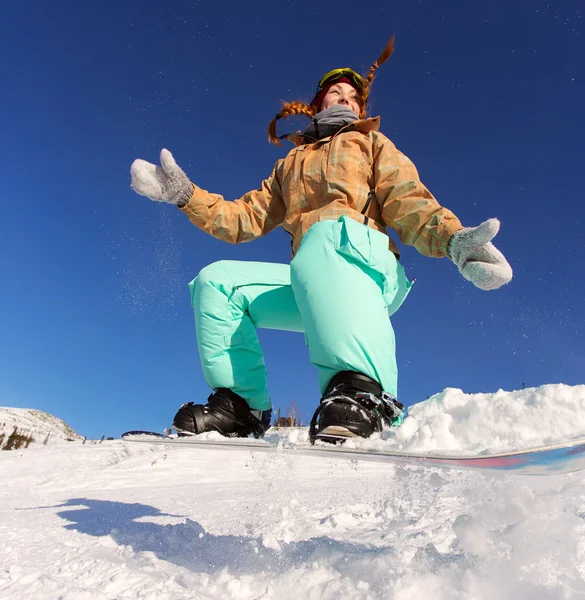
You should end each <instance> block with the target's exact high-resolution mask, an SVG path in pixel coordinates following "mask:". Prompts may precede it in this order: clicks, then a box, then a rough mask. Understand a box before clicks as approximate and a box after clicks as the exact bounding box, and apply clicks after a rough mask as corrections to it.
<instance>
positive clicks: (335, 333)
mask: <svg viewBox="0 0 585 600" xmlns="http://www.w3.org/2000/svg"><path fill="white" fill-rule="evenodd" d="M291 283H292V288H293V292H294V296H295V299H296V302H297V306H298V309H299V311H300V314H301V317H302V322H303V325H304V328H305V336H306V339H307V345H308V346H309V352H310V357H311V363H312V364H313V365H315V366H316V367H317V368H318V369H319V388H320V390H321V393H322V394H323V392H324V391H325V389H326V387H327V384H328V383H329V381H330V380H331V378H332V377H333V376H334V375H335V374H336V373H338V372H339V371H345V370H348V371H357V372H359V373H363V374H364V375H368V376H369V377H371V378H372V379H375V380H376V381H378V382H379V383H380V385H381V386H382V388H383V389H384V390H385V391H387V392H390V393H391V394H394V395H397V383H398V374H397V366H396V348H395V341H394V330H393V329H392V325H391V323H390V318H389V312H394V311H395V310H397V309H398V307H399V306H400V304H401V302H402V300H404V298H405V297H406V294H407V293H408V290H409V288H410V285H411V284H410V283H409V282H408V280H407V279H406V276H405V275H404V271H403V269H402V266H401V265H400V264H399V263H398V261H397V260H396V258H395V257H394V255H393V254H392V253H391V252H390V251H389V250H388V238H387V237H386V236H385V235H384V234H382V233H380V232H377V231H375V230H373V229H371V228H369V227H367V226H365V225H362V224H360V223H358V222H357V221H353V220H352V219H349V218H346V217H341V218H340V220H339V221H321V222H319V223H316V224H315V225H313V226H312V227H311V228H310V229H309V231H308V232H307V233H306V235H305V237H304V238H303V241H302V243H301V246H300V248H299V251H298V252H297V254H296V256H295V258H294V259H293V261H292V263H291ZM389 308H390V309H391V310H390V311H389Z"/></svg>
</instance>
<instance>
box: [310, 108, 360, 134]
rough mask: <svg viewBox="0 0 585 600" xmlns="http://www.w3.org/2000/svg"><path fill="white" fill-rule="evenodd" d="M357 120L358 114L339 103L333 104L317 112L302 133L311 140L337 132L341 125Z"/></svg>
mask: <svg viewBox="0 0 585 600" xmlns="http://www.w3.org/2000/svg"><path fill="white" fill-rule="evenodd" d="M357 120H358V116H357V115H356V114H355V113H354V112H353V110H351V108H348V107H347V106H343V105H341V104H334V105H333V106H330V107H329V108H326V109H325V110H322V111H321V112H319V113H317V114H316V115H315V116H314V117H313V118H312V119H311V122H310V123H309V126H308V127H307V128H306V129H305V131H304V132H303V135H304V136H305V137H306V138H307V139H308V140H311V141H313V142H316V141H317V140H320V139H323V138H324V137H327V136H329V135H333V134H335V133H337V132H338V131H339V130H340V129H341V128H342V127H345V126H346V125H349V124H350V123H353V122H354V121H357Z"/></svg>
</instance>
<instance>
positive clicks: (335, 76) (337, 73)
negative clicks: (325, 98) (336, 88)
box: [316, 67, 366, 94]
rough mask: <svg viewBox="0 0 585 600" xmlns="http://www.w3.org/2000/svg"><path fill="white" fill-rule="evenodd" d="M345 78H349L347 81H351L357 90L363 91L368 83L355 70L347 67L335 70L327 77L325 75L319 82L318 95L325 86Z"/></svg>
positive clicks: (327, 74) (326, 74)
mask: <svg viewBox="0 0 585 600" xmlns="http://www.w3.org/2000/svg"><path fill="white" fill-rule="evenodd" d="M343 77H347V79H349V81H351V84H352V86H353V87H355V88H356V89H357V90H360V91H361V90H363V89H364V85H365V83H366V82H365V81H364V78H363V77H362V76H361V75H359V74H358V73H356V72H355V71H354V70H353V69H350V68H349V67H345V68H343V69H333V70H332V71H329V72H328V73H325V75H323V77H322V78H321V81H319V86H318V87H317V92H316V93H317V94H318V93H319V92H320V91H321V90H322V89H323V88H324V87H325V86H327V85H329V84H331V83H335V82H336V81H339V80H340V79H342V78H343Z"/></svg>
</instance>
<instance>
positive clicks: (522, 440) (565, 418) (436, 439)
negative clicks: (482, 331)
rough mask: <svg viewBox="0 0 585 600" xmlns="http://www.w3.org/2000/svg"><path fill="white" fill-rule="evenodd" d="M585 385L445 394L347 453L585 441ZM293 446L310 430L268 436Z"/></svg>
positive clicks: (462, 450)
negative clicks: (398, 425) (355, 451)
mask: <svg viewBox="0 0 585 600" xmlns="http://www.w3.org/2000/svg"><path fill="white" fill-rule="evenodd" d="M583 406H585V385H574V386H570V385H565V384H562V383H560V384H548V385H543V386H540V387H536V388H527V389H523V390H516V391H511V392H506V391H504V390H498V391H497V392H495V393H486V394H466V393H465V392H463V391H462V390H459V389H455V388H447V389H445V390H443V391H442V392H440V393H438V394H435V395H434V396H431V397H430V398H429V399H428V400H425V401H424V402H419V403H418V404H414V405H413V406H411V407H410V408H409V410H408V417H407V418H406V419H405V420H404V423H403V424H402V426H401V427H398V428H392V429H387V430H385V431H384V432H383V434H382V435H374V436H372V437H371V438H369V439H367V440H364V439H361V438H356V439H350V440H348V441H347V442H346V443H345V447H347V448H364V449H366V448H367V449H379V450H385V451H394V452H413V453H418V454H446V455H455V456H461V455H478V454H487V453H489V454H492V453H498V452H508V451H514V450H523V449H527V448H534V447H538V446H547V445H552V444H557V443H563V442H567V441H570V440H577V439H581V438H585V411H584V410H583ZM266 437H267V439H269V440H270V441H272V442H276V441H278V439H277V438H279V437H280V438H281V439H282V441H283V443H285V444H289V445H293V446H294V445H305V444H307V443H308V430H307V428H302V429H298V428H297V429H288V430H279V431H278V432H275V430H274V429H271V430H269V432H268V435H267V436H266Z"/></svg>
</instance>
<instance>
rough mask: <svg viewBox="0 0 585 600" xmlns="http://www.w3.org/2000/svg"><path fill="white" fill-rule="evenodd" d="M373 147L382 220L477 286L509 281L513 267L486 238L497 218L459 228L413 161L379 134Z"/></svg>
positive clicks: (496, 227)
mask: <svg viewBox="0 0 585 600" xmlns="http://www.w3.org/2000/svg"><path fill="white" fill-rule="evenodd" d="M378 136H379V137H377V138H376V140H378V142H379V143H378V145H377V147H376V146H375V148H374V149H375V158H374V182H375V192H376V198H377V199H378V202H379V203H380V206H381V209H382V218H383V219H384V223H386V225H388V226H389V227H392V229H394V230H395V231H396V232H397V233H398V235H399V236H400V239H401V240H402V242H403V243H405V244H407V245H409V246H414V247H415V248H416V249H417V250H418V251H419V252H420V253H421V254H424V255H425V256H433V257H436V258H440V257H442V256H448V257H449V258H450V259H451V260H452V261H453V262H454V263H455V264H456V265H457V268H458V269H459V272H460V273H461V275H462V276H463V277H465V279H467V280H468V281H471V283H473V285H475V286H476V287H478V288H480V289H482V290H495V289H497V288H499V287H501V286H502V285H505V284H506V283H509V282H510V281H511V280H512V275H513V273H512V267H511V266H510V265H509V263H508V261H507V260H506V258H505V257H504V255H503V254H502V253H501V252H500V251H499V250H498V249H497V248H496V247H495V246H494V245H493V244H492V242H491V240H492V239H493V238H494V236H495V235H496V234H497V233H498V231H499V229H500V222H499V221H498V220H497V219H488V220H487V221H484V222H483V223H481V224H480V225H478V226H477V227H463V226H462V225H461V222H460V221H459V219H458V218H457V217H456V216H455V215H454V214H453V213H452V212H451V211H450V210H449V209H447V208H444V207H442V206H441V205H440V204H439V203H438V202H437V201H436V200H435V197H434V196H433V195H432V194H431V192H429V190H428V189H427V188H426V187H425V186H424V185H423V184H422V183H421V181H420V179H419V176H418V172H417V170H416V167H415V166H414V164H413V162H412V161H411V160H410V159H409V158H408V157H407V156H405V155H404V154H402V152H400V151H399V150H397V149H396V146H394V144H393V143H392V142H391V141H390V140H389V139H388V138H387V137H385V136H384V135H382V134H378Z"/></svg>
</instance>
